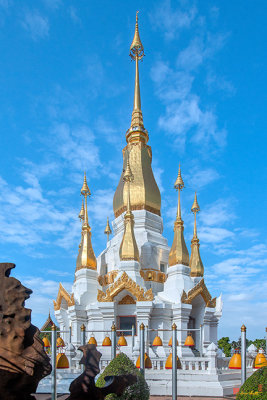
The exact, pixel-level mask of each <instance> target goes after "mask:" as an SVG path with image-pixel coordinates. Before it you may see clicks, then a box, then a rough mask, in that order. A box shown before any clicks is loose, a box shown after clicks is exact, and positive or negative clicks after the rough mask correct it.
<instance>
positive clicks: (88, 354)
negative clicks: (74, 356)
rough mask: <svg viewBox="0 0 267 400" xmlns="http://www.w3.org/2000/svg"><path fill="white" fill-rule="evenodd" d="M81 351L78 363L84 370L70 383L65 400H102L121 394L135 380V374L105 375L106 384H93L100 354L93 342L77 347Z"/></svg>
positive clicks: (97, 372) (98, 370) (97, 370)
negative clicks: (98, 385)
mask: <svg viewBox="0 0 267 400" xmlns="http://www.w3.org/2000/svg"><path fill="white" fill-rule="evenodd" d="M78 350H81V351H82V352H83V357H82V359H81V361H80V364H83V365H85V370H84V372H83V373H82V374H81V375H80V376H78V378H76V379H75V380H74V381H73V382H72V383H71V384H70V388H69V390H70V396H69V397H68V398H67V400H104V398H105V396H107V395H108V394H110V393H115V394H116V395H117V396H121V395H122V394H123V392H124V390H125V389H126V387H127V386H129V385H132V384H133V383H135V382H136V381H137V377H136V376H135V375H131V374H130V375H120V376H106V377H105V381H106V386H105V387H103V388H99V387H96V386H95V377H96V375H97V374H99V372H100V369H99V361H100V358H101V356H102V354H101V353H100V352H99V351H97V350H96V346H95V345H94V344H87V345H85V346H81V347H79V349H78Z"/></svg>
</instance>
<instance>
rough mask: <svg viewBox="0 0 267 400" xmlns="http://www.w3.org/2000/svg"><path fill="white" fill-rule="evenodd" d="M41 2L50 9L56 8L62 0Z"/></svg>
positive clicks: (44, 0)
mask: <svg viewBox="0 0 267 400" xmlns="http://www.w3.org/2000/svg"><path fill="white" fill-rule="evenodd" d="M43 2H44V4H45V5H46V6H47V7H49V8H51V9H57V8H59V7H60V6H61V5H62V0H43Z"/></svg>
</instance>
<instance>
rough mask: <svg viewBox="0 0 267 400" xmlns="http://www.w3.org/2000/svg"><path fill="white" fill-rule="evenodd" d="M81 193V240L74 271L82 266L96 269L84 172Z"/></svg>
mask: <svg viewBox="0 0 267 400" xmlns="http://www.w3.org/2000/svg"><path fill="white" fill-rule="evenodd" d="M81 194H82V195H83V196H84V199H85V209H84V218H83V225H82V240H81V245H80V246H79V248H80V249H79V253H78V257H77V260H76V271H78V270H79V269H82V268H88V269H96V265H97V263H96V257H95V253H94V250H93V246H92V242H91V235H92V234H91V227H90V225H89V222H88V210H87V197H88V196H89V197H90V196H91V192H90V189H89V187H88V185H87V180H86V174H85V173H84V180H83V186H82V189H81ZM79 217H80V215H79Z"/></svg>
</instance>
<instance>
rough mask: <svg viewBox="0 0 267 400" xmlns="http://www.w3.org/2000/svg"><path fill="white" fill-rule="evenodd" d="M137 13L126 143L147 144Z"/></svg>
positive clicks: (141, 54) (132, 48) (132, 50)
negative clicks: (141, 89) (140, 74)
mask: <svg viewBox="0 0 267 400" xmlns="http://www.w3.org/2000/svg"><path fill="white" fill-rule="evenodd" d="M138 12H139V11H137V12H136V23H135V33H134V38H133V41H132V44H131V46H130V57H131V59H132V60H134V61H135V85H134V104H133V112H132V121H131V127H130V129H129V130H128V131H127V135H126V139H127V142H128V143H129V142H136V141H142V142H144V143H147V141H148V133H147V131H146V130H145V128H144V123H143V114H142V110H141V95H140V83H139V60H141V59H142V58H143V57H144V55H145V54H144V47H143V45H142V42H141V39H140V36H139V28H138Z"/></svg>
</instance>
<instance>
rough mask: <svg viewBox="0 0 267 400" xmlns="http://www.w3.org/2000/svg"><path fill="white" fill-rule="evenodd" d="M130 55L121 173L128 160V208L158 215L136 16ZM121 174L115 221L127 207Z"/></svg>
mask: <svg viewBox="0 0 267 400" xmlns="http://www.w3.org/2000/svg"><path fill="white" fill-rule="evenodd" d="M130 56H131V58H132V60H134V61H135V90H134V106H133V112H132V121H131V126H130V129H128V131H127V133H126V141H127V146H126V147H125V148H124V149H123V171H124V170H125V168H126V166H127V161H129V164H130V168H131V171H132V173H133V175H134V181H133V182H132V183H131V187H130V198H131V209H132V210H147V211H150V212H152V213H154V214H157V215H160V209H161V196H160V191H159V188H158V185H157V183H156V181H155V178H154V175H153V171H152V166H151V162H152V151H151V147H150V146H148V145H147V141H148V133H147V130H146V129H145V128H144V124H143V114H142V110H141V96H140V85H139V68H138V63H139V60H141V59H142V57H143V56H144V48H143V45H142V43H141V40H140V36H139V31H138V18H137V15H136V25H135V35H134V40H133V42H132V44H131V47H130ZM123 171H122V174H121V177H120V181H119V184H118V187H117V189H116V192H115V194H114V198H113V210H114V215H115V217H116V218H117V217H118V216H119V215H121V214H122V213H123V212H124V211H126V208H127V195H128V193H127V191H128V189H127V185H125V182H124V181H123V174H124V172H123Z"/></svg>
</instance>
